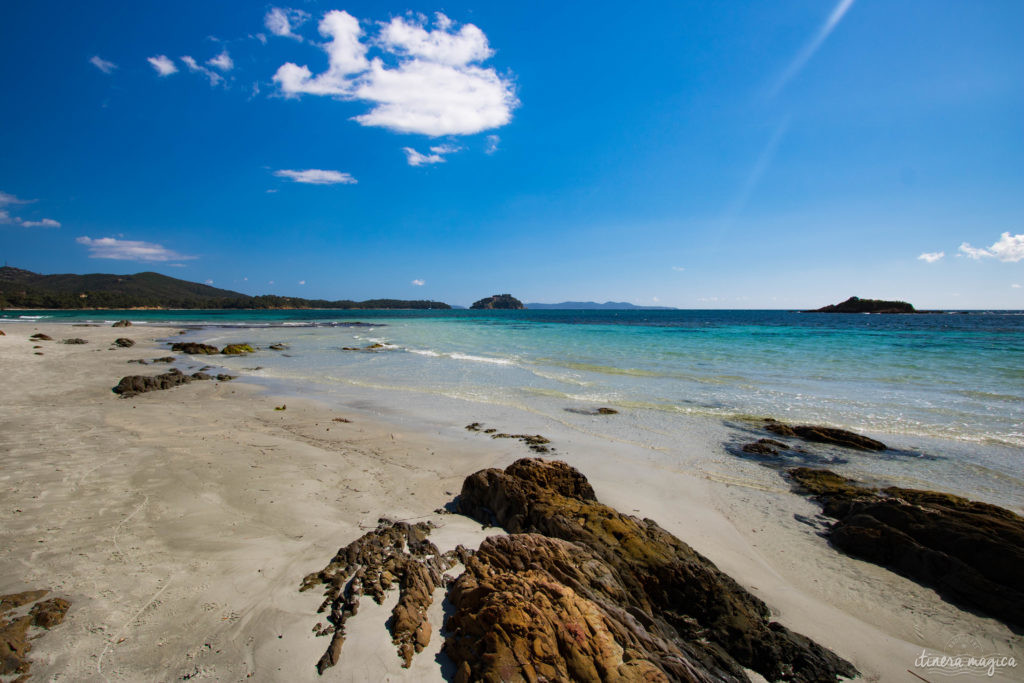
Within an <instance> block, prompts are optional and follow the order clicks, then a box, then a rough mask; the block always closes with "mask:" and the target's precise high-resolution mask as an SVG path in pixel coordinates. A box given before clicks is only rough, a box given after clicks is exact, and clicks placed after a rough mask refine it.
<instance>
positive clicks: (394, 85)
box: [274, 10, 519, 137]
mask: <svg viewBox="0 0 1024 683" xmlns="http://www.w3.org/2000/svg"><path fill="white" fill-rule="evenodd" d="M319 30H320V33H321V35H323V36H324V37H325V38H329V40H328V42H326V43H325V44H323V45H322V46H321V47H322V48H323V49H324V50H325V51H326V52H327V56H328V68H327V70H326V71H325V72H323V73H321V74H319V75H317V76H313V74H312V72H311V71H310V70H309V68H308V67H307V66H298V65H297V64H294V63H292V62H288V63H286V64H283V65H282V66H281V67H280V68H279V69H278V70H277V73H276V74H274V81H275V82H276V83H277V84H278V86H279V87H280V89H281V92H282V93H284V94H285V95H286V96H293V97H294V96H299V95H302V94H309V95H331V96H335V97H340V98H343V99H350V100H362V101H365V102H368V103H371V104H372V108H371V110H370V111H369V112H367V113H365V114H361V115H359V116H356V117H354V120H355V121H357V122H358V123H360V124H362V125H364V126H376V127H381V128H387V129H389V130H392V131H396V132H399V133H421V134H424V135H429V136H432V137H438V136H441V135H471V134H473V133H479V132H481V131H484V130H488V129H492V128H498V127H500V126H503V125H505V124H506V123H508V122H509V121H510V120H511V118H512V110H513V109H514V108H515V107H516V106H517V105H518V104H519V102H518V100H517V99H516V96H515V91H514V87H513V85H512V83H511V81H510V80H509V79H507V78H503V77H501V76H499V75H498V73H497V72H496V71H495V70H494V69H493V68H484V67H482V66H479V65H478V63H479V62H482V61H484V60H486V59H488V58H489V57H491V55H493V50H491V48H490V46H489V45H488V42H487V37H486V36H485V35H484V33H483V31H481V30H480V29H479V28H477V27H476V26H474V25H472V24H466V25H465V26H463V27H462V28H461V29H459V30H458V31H456V30H455V26H454V22H452V21H451V20H450V19H449V18H448V17H446V16H444V15H443V14H437V15H436V18H435V21H434V29H433V30H428V29H427V28H426V27H425V25H424V24H423V22H422V20H415V19H403V18H401V17H396V18H393V19H392V20H391V21H390V22H388V23H387V24H383V25H380V27H379V31H378V35H377V36H376V37H375V38H369V39H368V41H367V42H366V43H364V42H363V40H362V38H363V31H362V29H361V28H360V26H359V21H358V20H357V19H356V18H355V17H353V16H352V15H350V14H348V13H347V12H342V11H338V10H334V11H332V12H328V13H327V14H326V15H324V18H323V20H322V21H321V22H320V26H319ZM369 45H372V46H374V47H376V48H379V49H380V50H381V51H382V52H384V53H386V55H387V57H388V59H387V61H388V63H387V64H386V63H385V60H382V59H381V58H380V57H374V58H373V59H372V60H368V59H367V56H366V55H367V51H368V49H369ZM393 61H397V65H395V66H389V64H391V62H393Z"/></svg>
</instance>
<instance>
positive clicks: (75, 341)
mask: <svg viewBox="0 0 1024 683" xmlns="http://www.w3.org/2000/svg"><path fill="white" fill-rule="evenodd" d="M60 343H61V344H88V343H89V340H88V339H82V338H81V337H72V338H70V339H62V340H61V342H60Z"/></svg>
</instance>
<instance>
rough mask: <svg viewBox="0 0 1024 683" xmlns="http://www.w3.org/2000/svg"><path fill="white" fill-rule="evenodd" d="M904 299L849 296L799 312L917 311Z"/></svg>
mask: <svg viewBox="0 0 1024 683" xmlns="http://www.w3.org/2000/svg"><path fill="white" fill-rule="evenodd" d="M919 312H920V311H917V310H915V309H914V307H913V305H911V304H908V303H907V302H906V301H883V300H882V299H859V298H857V297H855V296H851V297H850V298H849V299H847V300H846V301H843V302H841V303H838V304H832V305H830V306H825V307H823V308H816V309H814V310H811V311H801V313H919Z"/></svg>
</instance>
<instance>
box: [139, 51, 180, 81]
mask: <svg viewBox="0 0 1024 683" xmlns="http://www.w3.org/2000/svg"><path fill="white" fill-rule="evenodd" d="M146 61H147V62H149V63H150V65H151V66H152V67H153V68H154V69H156V73H157V75H158V76H170V75H171V74H174V73H178V67H176V66H174V60H172V59H171V58H170V57H168V56H167V55H157V56H156V57H148V58H147V59H146Z"/></svg>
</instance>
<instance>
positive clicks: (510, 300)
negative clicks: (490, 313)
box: [469, 294, 526, 311]
mask: <svg viewBox="0 0 1024 683" xmlns="http://www.w3.org/2000/svg"><path fill="white" fill-rule="evenodd" d="M469 308H470V310H474V311H481V310H508V311H521V310H523V309H525V308H526V306H524V305H523V302H522V301H520V300H519V299H517V298H515V297H514V296H512V295H511V294H494V295H493V296H489V297H487V298H485V299H480V300H479V301H477V302H476V303H474V304H473V305H472V306H470V307H469Z"/></svg>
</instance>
